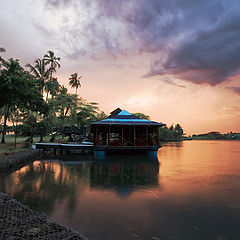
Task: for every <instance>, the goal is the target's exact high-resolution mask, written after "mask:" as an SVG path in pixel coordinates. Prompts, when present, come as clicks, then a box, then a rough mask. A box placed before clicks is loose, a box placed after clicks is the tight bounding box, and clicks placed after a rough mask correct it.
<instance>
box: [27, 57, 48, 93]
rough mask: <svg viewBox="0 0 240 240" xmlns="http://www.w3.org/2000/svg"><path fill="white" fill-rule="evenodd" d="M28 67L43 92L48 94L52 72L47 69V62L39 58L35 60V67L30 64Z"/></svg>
mask: <svg viewBox="0 0 240 240" xmlns="http://www.w3.org/2000/svg"><path fill="white" fill-rule="evenodd" d="M26 67H27V68H29V70H30V72H31V73H32V74H33V75H34V77H35V78H36V79H37V80H38V83H39V86H40V88H41V90H42V92H43V91H45V92H46V93H47V94H48V89H47V85H46V83H47V80H48V78H49V74H50V70H49V69H46V63H45V60H43V59H39V58H38V59H37V60H35V62H34V65H31V64H29V63H28V64H26Z"/></svg>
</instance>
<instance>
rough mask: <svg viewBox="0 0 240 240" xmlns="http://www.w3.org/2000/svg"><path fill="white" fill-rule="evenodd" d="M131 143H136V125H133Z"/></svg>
mask: <svg viewBox="0 0 240 240" xmlns="http://www.w3.org/2000/svg"><path fill="white" fill-rule="evenodd" d="M133 145H134V146H135V145H136V126H135V125H134V126H133Z"/></svg>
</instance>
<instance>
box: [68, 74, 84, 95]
mask: <svg viewBox="0 0 240 240" xmlns="http://www.w3.org/2000/svg"><path fill="white" fill-rule="evenodd" d="M81 78H82V76H80V77H78V74H77V73H73V74H71V77H70V78H69V85H70V86H71V87H72V88H76V95H77V90H78V87H81V83H80V79H81Z"/></svg>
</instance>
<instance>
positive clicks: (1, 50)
mask: <svg viewBox="0 0 240 240" xmlns="http://www.w3.org/2000/svg"><path fill="white" fill-rule="evenodd" d="M0 52H6V50H5V49H4V48H1V47H0ZM2 60H3V59H2V58H1V56H0V68H1V61H2Z"/></svg>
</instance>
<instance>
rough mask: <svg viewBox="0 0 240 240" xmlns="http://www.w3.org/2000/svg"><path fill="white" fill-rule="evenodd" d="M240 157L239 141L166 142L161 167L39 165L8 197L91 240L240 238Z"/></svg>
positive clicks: (6, 182)
mask: <svg viewBox="0 0 240 240" xmlns="http://www.w3.org/2000/svg"><path fill="white" fill-rule="evenodd" d="M239 157H240V152H239V142H237V141H236V142H231V141H227V142H223V141H187V142H182V143H166V144H165V145H164V146H163V147H162V148H160V150H159V152H158V158H159V163H160V164H159V165H156V163H153V162H150V160H148V161H147V160H146V159H144V158H141V157H139V156H132V157H129V156H122V157H121V156H118V157H116V158H115V160H114V157H111V158H110V159H108V160H106V161H101V162H90V161H88V162H74V164H73V162H71V161H69V162H66V164H65V163H64V162H62V161H58V160H56V161H54V160H49V161H36V162H35V163H34V164H33V165H29V166H27V167H24V168H22V169H20V170H19V171H16V172H15V173H12V174H10V175H8V176H2V177H0V186H1V189H0V190H1V191H5V192H6V193H9V194H10V195H11V196H13V197H14V198H17V199H18V200H20V201H22V202H23V203H26V204H28V205H29V206H30V207H32V208H34V209H37V210H38V211H45V212H46V213H48V214H49V215H50V216H52V217H53V218H54V219H56V220H57V221H58V222H60V223H62V224H64V225H67V226H70V227H72V228H74V229H76V230H79V231H80V232H82V233H83V234H85V235H86V236H88V237H89V238H90V239H132V238H133V236H135V235H138V236H139V238H140V239H151V238H152V237H154V236H156V237H158V238H159V239H169V240H170V239H174V240H175V239H176V240H178V239H199V240H200V239H209V240H210V239H218V238H219V237H220V236H222V237H225V238H226V239H239V237H240V231H239V228H238V223H239V217H240V211H239V208H240V195H239V191H238V189H239V187H240V177H239V176H240V164H239ZM121 158H122V159H121ZM136 158H138V160H139V161H137V160H136ZM69 160H71V159H69ZM134 234H135V235H134ZM179 236H180V237H179Z"/></svg>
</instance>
